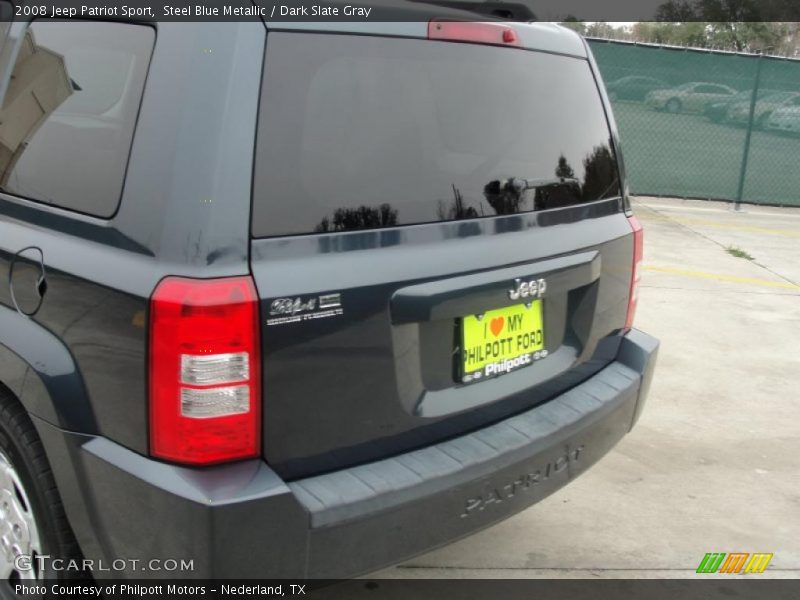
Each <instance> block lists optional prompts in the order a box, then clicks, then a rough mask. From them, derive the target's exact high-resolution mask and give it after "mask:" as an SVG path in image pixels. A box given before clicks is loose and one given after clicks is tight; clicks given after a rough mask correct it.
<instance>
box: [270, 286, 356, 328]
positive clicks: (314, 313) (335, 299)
mask: <svg viewBox="0 0 800 600" xmlns="http://www.w3.org/2000/svg"><path fill="white" fill-rule="evenodd" d="M269 314H270V318H269V319H267V325H286V324H288V323H299V322H301V321H312V320H316V319H327V318H329V317H338V316H340V315H343V314H344V310H343V309H342V297H341V294H340V293H338V292H335V293H331V294H323V295H321V296H315V297H312V298H309V299H307V300H306V299H304V298H302V297H300V296H298V297H296V298H276V299H275V300H273V301H272V303H271V304H270V306H269Z"/></svg>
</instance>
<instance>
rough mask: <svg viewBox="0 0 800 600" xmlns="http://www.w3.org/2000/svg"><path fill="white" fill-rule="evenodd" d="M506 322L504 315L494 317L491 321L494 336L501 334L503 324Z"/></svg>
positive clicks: (490, 325)
mask: <svg viewBox="0 0 800 600" xmlns="http://www.w3.org/2000/svg"><path fill="white" fill-rule="evenodd" d="M505 324H506V320H505V318H503V317H495V318H494V319H492V321H491V322H490V323H489V329H491V330H492V333H493V334H494V337H497V336H498V335H500V332H501V331H503V325H505Z"/></svg>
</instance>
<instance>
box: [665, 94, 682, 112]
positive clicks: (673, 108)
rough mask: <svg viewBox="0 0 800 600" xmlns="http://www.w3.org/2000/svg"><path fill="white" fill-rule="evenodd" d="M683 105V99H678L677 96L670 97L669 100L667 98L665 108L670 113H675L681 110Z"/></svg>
mask: <svg viewBox="0 0 800 600" xmlns="http://www.w3.org/2000/svg"><path fill="white" fill-rule="evenodd" d="M681 107H682V105H681V101H680V100H678V99H677V98H670V99H669V100H667V103H666V104H665V105H664V109H665V110H666V111H667V112H668V113H672V114H673V115H674V114H675V113H679V112H681Z"/></svg>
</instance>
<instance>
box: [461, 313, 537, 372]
mask: <svg viewBox="0 0 800 600" xmlns="http://www.w3.org/2000/svg"><path fill="white" fill-rule="evenodd" d="M461 341H462V345H461V348H462V353H461V358H462V363H463V369H462V372H461V373H462V380H463V381H464V382H465V383H467V382H470V381H473V380H475V379H481V378H484V377H493V376H495V375H502V374H503V373H508V372H509V371H513V370H515V369H518V368H520V367H524V366H526V365H529V364H531V363H532V362H533V361H534V360H536V359H538V358H541V357H542V356H543V355H546V351H545V350H544V323H543V320H542V301H541V300H534V301H533V302H531V303H530V304H517V305H514V306H508V307H506V308H499V309H497V310H489V311H486V312H485V313H484V314H483V315H474V316H473V315H470V316H466V317H464V318H463V319H462V321H461Z"/></svg>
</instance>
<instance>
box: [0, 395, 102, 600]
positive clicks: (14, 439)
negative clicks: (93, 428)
mask: <svg viewBox="0 0 800 600" xmlns="http://www.w3.org/2000/svg"><path fill="white" fill-rule="evenodd" d="M17 554H29V555H49V556H50V557H51V559H55V558H61V559H64V563H62V564H67V562H68V561H70V560H76V561H78V562H77V564H78V565H80V564H81V563H80V561H81V554H80V550H79V548H78V543H77V541H76V540H75V536H74V535H73V533H72V529H71V528H70V526H69V522H68V521H67V517H66V514H65V513H64V507H63V505H62V504H61V497H60V496H59V493H58V489H57V488H56V483H55V480H54V478H53V472H52V470H51V469H50V464H49V463H48V461H47V457H46V456H45V453H44V448H43V447H42V442H41V440H40V439H39V436H38V434H37V433H36V429H35V428H34V426H33V423H32V422H31V419H30V417H29V416H28V413H27V412H26V411H25V409H24V408H23V407H22V405H21V404H20V403H19V402H18V401H17V399H16V398H14V396H12V395H11V393H10V392H9V391H8V390H7V389H6V388H4V387H3V386H2V385H0V570H1V572H0V577H2V578H3V580H4V581H2V582H0V585H4V586H9V587H10V589H9V588H6V589H5V590H3V591H5V592H7V593H6V594H0V596H3V595H6V596H9V595H10V597H13V594H10V593H11V592H12V590H13V589H14V588H13V584H14V583H16V582H20V581H26V580H33V581H28V583H30V584H33V583H36V580H37V579H38V580H41V579H43V578H45V577H46V578H48V579H56V580H67V579H83V578H85V577H86V575H85V574H84V573H83V572H81V571H74V570H69V571H68V570H59V571H52V572H51V571H50V570H49V569H48V567H46V566H45V568H44V569H43V570H40V569H39V568H38V567H39V564H38V563H39V561H36V560H35V558H34V559H32V560H30V561H25V562H26V563H28V562H29V563H30V564H32V565H33V568H32V569H26V568H25V567H26V566H27V565H26V564H23V566H22V568H19V567H20V564H19V561H16V560H15V555H17Z"/></svg>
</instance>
